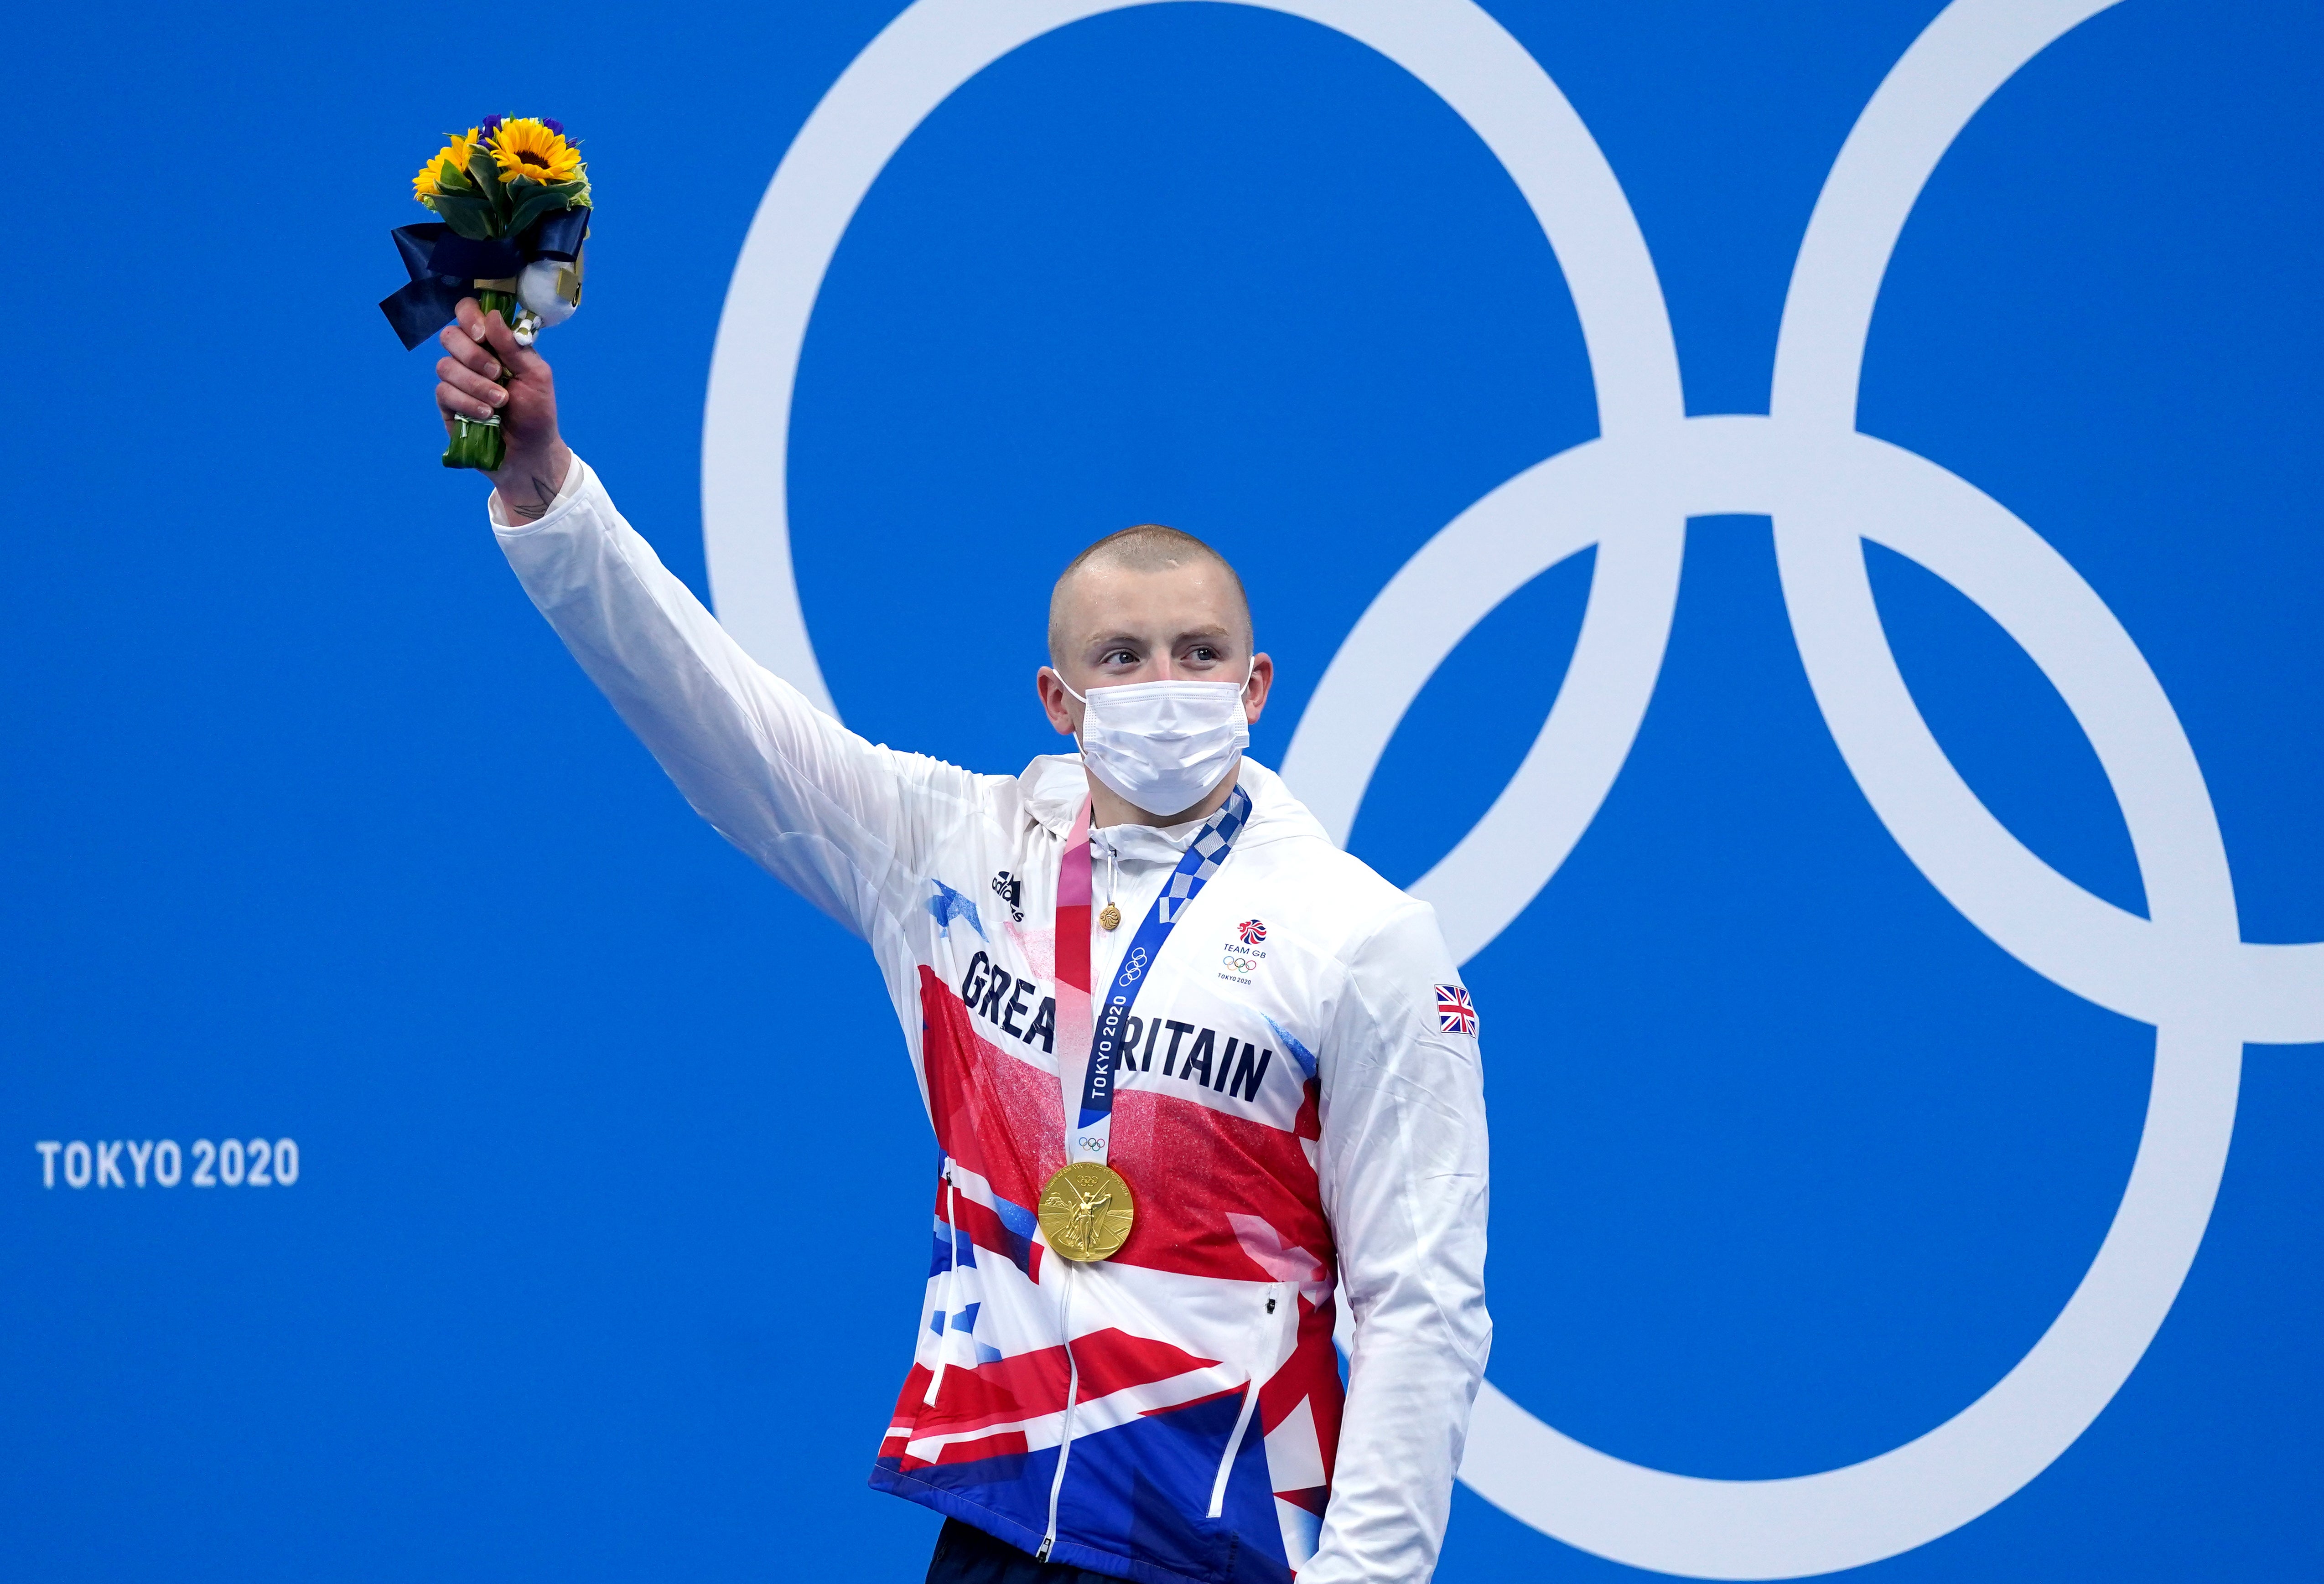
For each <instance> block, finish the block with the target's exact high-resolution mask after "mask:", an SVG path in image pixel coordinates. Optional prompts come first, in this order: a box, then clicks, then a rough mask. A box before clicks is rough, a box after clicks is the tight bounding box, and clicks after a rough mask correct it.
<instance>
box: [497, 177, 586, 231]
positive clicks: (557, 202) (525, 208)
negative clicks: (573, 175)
mask: <svg viewBox="0 0 2324 1584" xmlns="http://www.w3.org/2000/svg"><path fill="white" fill-rule="evenodd" d="M571 207H573V205H572V203H571V202H570V201H569V200H568V199H567V198H564V197H562V196H561V195H560V194H559V193H558V189H556V188H553V187H539V188H535V189H533V193H532V196H531V197H530V198H527V199H525V200H524V202H522V203H521V204H519V205H517V207H516V213H514V214H513V215H512V216H509V229H508V234H509V235H511V236H519V235H523V233H524V231H525V230H526V228H527V227H529V226H531V224H532V223H533V222H534V221H535V220H538V219H539V218H540V217H541V216H543V215H549V214H554V213H556V212H557V211H558V210H559V209H569V208H571Z"/></svg>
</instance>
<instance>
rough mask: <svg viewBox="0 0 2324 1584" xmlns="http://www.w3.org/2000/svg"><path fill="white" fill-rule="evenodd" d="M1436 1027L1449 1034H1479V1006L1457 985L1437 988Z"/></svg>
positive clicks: (1444, 985) (1442, 985) (1441, 985)
mask: <svg viewBox="0 0 2324 1584" xmlns="http://www.w3.org/2000/svg"><path fill="white" fill-rule="evenodd" d="M1436 1027H1439V1028H1441V1029H1443V1031H1444V1032H1445V1033H1447V1034H1474V1033H1476V1032H1477V1004H1476V1003H1475V1002H1474V1001H1472V1000H1471V999H1469V992H1468V991H1467V990H1464V989H1462V987H1461V986H1459V985H1457V984H1440V985H1438V986H1437V987H1436Z"/></svg>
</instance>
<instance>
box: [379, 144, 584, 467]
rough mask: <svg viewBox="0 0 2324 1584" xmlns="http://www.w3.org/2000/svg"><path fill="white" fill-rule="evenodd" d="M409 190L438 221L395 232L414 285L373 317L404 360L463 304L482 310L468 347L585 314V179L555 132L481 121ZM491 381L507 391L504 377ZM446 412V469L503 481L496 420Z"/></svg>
mask: <svg viewBox="0 0 2324 1584" xmlns="http://www.w3.org/2000/svg"><path fill="white" fill-rule="evenodd" d="M411 190H412V196H413V197H415V198H418V199H419V200H420V202H421V203H422V204H425V205H426V206H427V207H429V208H431V209H433V210H435V211H436V213H438V215H441V216H443V220H442V221H441V223H439V224H434V225H420V226H401V227H399V228H398V229H397V230H396V232H395V242H396V246H397V248H398V249H399V250H400V251H401V253H402V255H403V262H404V267H405V269H406V270H407V271H408V272H410V276H411V283H410V285H408V286H406V287H404V288H403V289H402V290H400V291H398V292H396V293H395V294H394V295H393V296H392V297H390V298H388V299H386V300H385V301H383V302H382V303H381V304H380V308H381V309H382V311H383V312H384V313H385V314H386V315H387V318H388V322H389V323H390V324H392V325H393V326H394V327H395V329H396V333H397V334H398V335H399V336H401V337H402V338H403V345H405V346H406V347H407V348H409V347H413V346H417V345H420V342H422V341H424V340H426V339H428V337H429V336H432V335H434V334H435V333H436V332H437V331H438V330H439V329H441V328H442V327H444V326H445V325H446V324H447V322H449V321H451V320H452V319H453V318H455V317H456V310H457V308H458V305H459V303H460V300H461V299H463V298H466V297H474V298H475V299H476V303H477V307H478V309H479V310H480V314H479V323H478V324H477V325H476V326H475V327H473V329H472V332H471V333H472V343H473V341H474V340H482V339H484V336H483V330H484V326H485V325H486V324H487V323H489V316H490V315H491V314H493V312H495V311H497V312H498V313H499V314H500V316H501V318H502V319H503V322H504V323H505V324H506V325H507V327H508V328H509V329H510V330H511V331H512V332H513V333H514V340H515V344H516V345H518V346H530V345H532V339H533V336H534V335H535V334H536V333H537V332H539V330H540V329H541V328H542V327H544V326H548V325H554V324H559V323H562V322H563V321H564V320H565V319H567V318H570V317H571V315H572V313H573V310H574V309H576V308H577V307H578V306H580V301H581V247H582V244H583V242H584V241H585V240H586V238H587V236H588V234H589V218H590V214H591V209H590V200H589V175H588V170H587V167H586V166H585V165H583V164H582V162H581V155H580V152H579V151H578V150H576V149H575V148H574V146H573V145H572V143H569V142H567V139H566V136H565V129H564V128H563V127H561V126H559V125H558V124H557V123H556V122H554V121H544V120H534V119H531V118H530V117H511V118H503V117H502V116H498V115H493V116H487V117H486V118H485V119H484V122H483V123H482V124H480V125H477V126H473V127H470V128H469V129H468V130H467V131H466V133H464V134H455V135H454V136H452V137H451V138H449V139H448V140H447V142H446V143H445V145H444V147H443V148H442V149H441V150H439V151H438V152H437V154H436V156H435V157H434V158H433V159H431V160H429V161H428V163H427V164H425V165H423V166H421V167H420V174H419V175H418V176H416V177H414V178H413V179H412V182H411ZM464 328H469V327H465V326H464ZM497 377H498V380H499V382H501V383H503V384H504V383H506V382H507V380H508V372H507V369H506V367H505V366H504V365H503V366H502V367H501V368H500V369H499V372H498V375H497ZM488 405H493V406H495V407H496V406H497V403H491V404H488ZM445 411H446V414H447V419H448V420H449V422H450V424H451V428H452V443H451V445H450V446H449V447H447V449H446V451H445V453H444V465H445V466H447V467H475V468H480V469H482V470H483V471H484V472H486V473H496V472H498V471H499V469H500V465H501V462H502V460H503V456H505V454H506V446H505V443H504V440H503V436H502V434H501V417H500V413H499V412H498V411H497V410H493V411H492V412H491V414H490V416H488V417H484V418H471V417H469V416H467V415H466V411H465V410H461V409H456V408H453V407H451V406H448V405H447V407H446V409H445Z"/></svg>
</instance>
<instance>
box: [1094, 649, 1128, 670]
mask: <svg viewBox="0 0 2324 1584" xmlns="http://www.w3.org/2000/svg"><path fill="white" fill-rule="evenodd" d="M1097 663H1098V664H1099V665H1101V666H1134V665H1136V664H1138V657H1137V655H1135V654H1133V653H1132V652H1130V650H1129V649H1108V650H1106V651H1105V653H1104V654H1103V655H1102V656H1100V657H1099V658H1098V662H1097Z"/></svg>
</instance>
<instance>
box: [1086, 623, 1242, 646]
mask: <svg viewBox="0 0 2324 1584" xmlns="http://www.w3.org/2000/svg"><path fill="white" fill-rule="evenodd" d="M1233 637H1234V629H1233V628H1231V627H1222V626H1218V625H1215V624H1213V625H1212V626H1209V627H1189V628H1187V629H1186V630H1185V631H1183V632H1181V633H1179V634H1178V635H1177V636H1176V638H1173V639H1172V640H1170V641H1171V643H1172V644H1173V645H1176V644H1181V643H1185V642H1186V641H1187V640H1190V639H1197V638H1205V639H1219V638H1224V639H1232V638H1233ZM1086 641H1087V642H1088V643H1089V644H1090V645H1092V646H1093V647H1096V646H1099V645H1103V644H1114V643H1126V644H1129V645H1130V646H1132V647H1133V648H1135V647H1137V646H1139V645H1140V644H1143V643H1144V642H1145V641H1146V640H1145V639H1144V638H1143V637H1142V636H1140V635H1139V634H1138V633H1134V632H1108V633H1102V634H1100V635H1099V636H1098V637H1095V638H1092V639H1089V640H1086Z"/></svg>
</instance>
